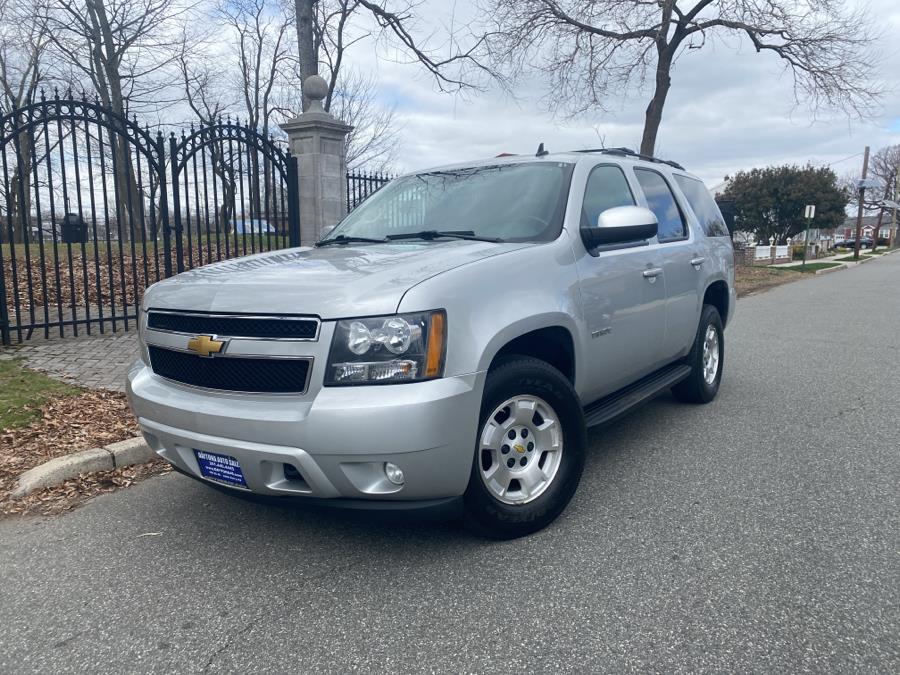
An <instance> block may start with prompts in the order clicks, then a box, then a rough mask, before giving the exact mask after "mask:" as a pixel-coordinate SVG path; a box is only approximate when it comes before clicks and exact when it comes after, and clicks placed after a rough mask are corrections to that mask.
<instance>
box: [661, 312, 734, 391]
mask: <svg viewBox="0 0 900 675" xmlns="http://www.w3.org/2000/svg"><path fill="white" fill-rule="evenodd" d="M687 365H689V366H690V367H691V374H690V375H688V376H687V378H685V379H684V380H682V381H681V382H679V383H678V384H676V385H675V386H674V387H672V393H673V394H674V395H675V398H677V399H678V400H679V401H684V402H686V403H709V402H710V401H712V400H713V399H714V398H715V397H716V394H717V393H718V392H719V384H720V383H721V382H722V369H723V367H724V366H725V331H724V329H723V328H722V317H720V316H719V310H717V309H716V308H715V307H713V306H712V305H703V312H702V313H701V314H700V325H699V326H698V327H697V335H696V336H695V337H694V344H693V346H692V347H691V351H690V353H689V354H688V357H687Z"/></svg>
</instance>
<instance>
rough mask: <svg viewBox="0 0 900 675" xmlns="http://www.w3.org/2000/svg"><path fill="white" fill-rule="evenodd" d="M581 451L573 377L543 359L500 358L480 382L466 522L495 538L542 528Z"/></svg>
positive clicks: (568, 490)
mask: <svg viewBox="0 0 900 675" xmlns="http://www.w3.org/2000/svg"><path fill="white" fill-rule="evenodd" d="M584 453H585V428H584V415H583V412H582V409H581V404H580V402H579V400H578V396H577V394H576V393H575V390H574V389H573V388H572V385H571V383H570V382H569V381H568V380H567V379H566V378H565V377H564V376H563V375H562V373H560V372H559V371H558V370H556V369H555V368H553V367H552V366H550V365H549V364H547V363H545V362H544V361H540V360H538V359H533V358H528V357H511V358H508V359H505V360H504V361H502V362H501V363H499V364H498V365H497V366H496V367H495V368H493V369H492V370H491V372H490V373H488V378H487V382H486V384H485V390H484V397H483V399H482V405H481V417H480V420H479V432H478V438H477V441H476V447H475V457H474V459H473V462H472V473H471V476H470V478H469V486H468V489H467V490H466V494H465V499H464V503H465V518H466V523H467V525H468V526H469V527H471V528H472V529H474V530H475V531H477V532H478V533H480V534H482V535H485V536H489V537H492V538H497V539H512V538H515V537H521V536H524V535H527V534H530V533H532V532H536V531H537V530H540V529H541V528H543V527H545V526H546V525H548V524H549V523H551V522H552V521H553V520H554V519H555V518H556V517H557V516H558V515H559V514H560V513H561V512H562V510H563V509H564V508H565V507H566V505H567V504H568V503H569V500H570V499H571V498H572V495H573V494H574V493H575V489H576V488H577V487H578V481H579V480H580V478H581V472H582V470H583V468H584Z"/></svg>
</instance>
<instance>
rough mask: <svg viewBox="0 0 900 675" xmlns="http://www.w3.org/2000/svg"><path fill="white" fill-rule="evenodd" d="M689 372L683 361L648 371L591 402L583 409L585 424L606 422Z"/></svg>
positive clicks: (649, 397)
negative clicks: (651, 371)
mask: <svg viewBox="0 0 900 675" xmlns="http://www.w3.org/2000/svg"><path fill="white" fill-rule="evenodd" d="M690 374H691V368H690V366H686V365H684V364H683V363H675V364H672V365H671V366H666V367H665V368H661V369H660V370H657V371H656V372H653V373H650V374H649V375H647V376H646V377H642V378H641V379H640V380H638V381H637V382H634V383H633V384H629V385H628V386H627V387H624V388H622V389H620V390H619V391H617V392H615V393H613V394H610V395H609V396H605V397H604V398H601V399H600V400H599V401H595V402H594V403H591V404H590V405H589V406H588V407H587V408H585V409H584V422H585V425H586V426H588V427H595V426H597V425H598V424H606V423H607V422H610V421H612V420H614V419H615V418H617V417H619V416H620V415H624V414H625V413H626V412H628V411H629V410H631V409H632V408H634V407H636V406H638V405H640V404H641V403H644V402H645V401H648V400H650V399H651V398H653V397H654V396H656V395H657V394H658V393H659V392H661V391H662V390H663V389H668V388H669V387H671V386H673V385H675V384H678V383H679V382H681V381H682V380H683V379H684V378H686V377H687V376H688V375H690Z"/></svg>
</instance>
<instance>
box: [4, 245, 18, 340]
mask: <svg viewBox="0 0 900 675" xmlns="http://www.w3.org/2000/svg"><path fill="white" fill-rule="evenodd" d="M9 248H10V255H15V254H16V245H15V244H13V243H10V247H9ZM13 290H15V289H13ZM11 342H12V340H11V339H10V336H9V310H8V309H7V305H6V270H4V269H3V242H2V241H0V344H2V345H3V346H4V347H9V345H10V343H11Z"/></svg>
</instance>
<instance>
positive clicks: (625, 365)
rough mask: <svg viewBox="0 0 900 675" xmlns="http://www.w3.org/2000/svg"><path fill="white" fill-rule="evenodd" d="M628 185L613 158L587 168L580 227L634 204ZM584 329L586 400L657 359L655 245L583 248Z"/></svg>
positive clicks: (659, 306)
mask: <svg viewBox="0 0 900 675" xmlns="http://www.w3.org/2000/svg"><path fill="white" fill-rule="evenodd" d="M635 204H636V199H635V196H634V192H633V190H632V187H631V185H630V184H629V182H628V179H627V177H626V175H625V173H624V172H623V170H622V169H621V168H620V167H619V166H618V165H616V164H600V165H597V166H595V167H593V168H592V169H591V172H590V175H589V176H588V179H587V184H586V186H585V194H584V200H583V205H582V211H581V224H582V227H584V226H586V225H587V224H588V223H594V224H596V221H597V218H598V216H599V215H600V213H601V212H603V211H605V210H606V209H609V208H613V207H615V206H628V205H632V206H633V205H635ZM577 264H578V275H579V278H580V286H581V288H580V291H581V298H582V305H583V307H584V317H585V321H586V323H587V329H588V332H589V335H587V336H585V343H586V344H587V345H588V347H587V351H588V359H589V363H588V364H587V370H588V374H589V377H588V381H589V383H590V384H589V386H587V387H585V390H584V399H585V402H590V401H592V400H594V399H597V398H599V397H601V396H604V395H605V394H608V393H610V392H612V391H615V390H616V389H619V388H620V387H622V386H624V385H626V384H629V383H631V382H633V381H634V380H636V379H638V378H639V377H641V376H643V375H645V374H647V373H649V372H650V371H652V370H653V369H654V368H655V367H656V366H657V365H658V364H657V362H658V360H659V355H660V351H661V347H662V344H663V335H664V332H665V320H666V317H665V311H666V310H665V302H666V290H665V283H664V281H663V278H662V273H663V270H662V267H661V262H660V255H659V252H658V251H657V250H656V247H654V246H649V245H638V246H634V247H633V248H625V249H622V248H620V249H617V250H607V251H602V250H598V251H588V252H587V253H585V254H584V255H583V256H581V258H580V259H579V260H578V263H577Z"/></svg>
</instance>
